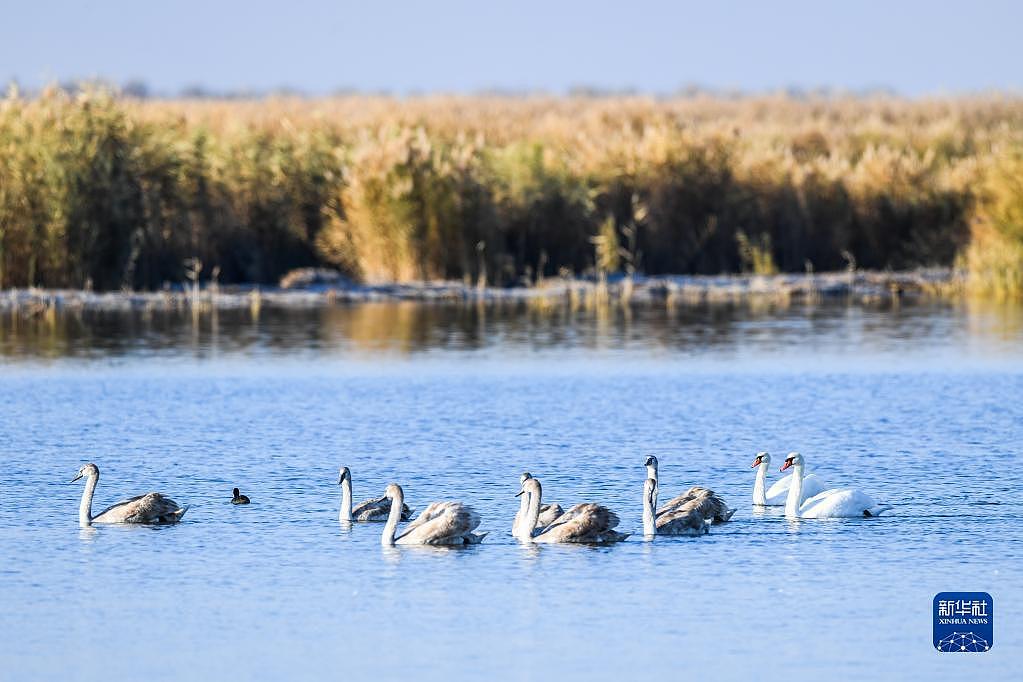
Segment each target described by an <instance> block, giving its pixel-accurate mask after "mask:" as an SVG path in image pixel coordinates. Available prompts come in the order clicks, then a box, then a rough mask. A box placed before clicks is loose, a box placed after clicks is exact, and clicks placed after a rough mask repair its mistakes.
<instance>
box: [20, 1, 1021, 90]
mask: <svg viewBox="0 0 1023 682" xmlns="http://www.w3.org/2000/svg"><path fill="white" fill-rule="evenodd" d="M1021 27H1023V2H1009V1H999V2H982V1H974V2H966V1H963V0H953V1H951V2H943V1H941V0H931V1H929V2H928V1H921V0H911V1H904V2H900V1H898V0H888V1H886V2H872V1H862V2H853V1H847V2H830V1H828V0H816V1H810V0H764V1H759V2H757V1H747V2H739V1H737V0H732V1H715V0H702V1H699V2H689V1H686V2H651V1H648V0H641V1H636V0H620V1H618V2H603V1H599V0H589V1H586V2H577V1H572V2H568V1H562V2H558V1H557V0H547V2H542V1H534V0H517V1H515V2H500V3H499V2H485V1H484V0H477V1H476V2H469V1H458V2H444V1H443V0H434V1H432V2H393V1H391V0H382V1H374V0H365V1H364V2H352V3H347V2H330V1H329V0H290V1H289V2H260V1H258V0H247V1H238V0H205V1H200V0H179V1H173V0H165V1H164V2H155V1H151V0H105V1H100V0H79V1H77V2H72V1H64V2H57V1H54V0H32V1H30V2H29V1H26V2H14V3H10V4H9V5H8V6H6V7H5V8H4V10H3V21H2V23H0V80H4V81H6V80H9V79H17V80H18V81H19V82H20V83H22V84H24V85H26V86H29V87H38V86H39V85H42V84H45V83H47V82H52V81H57V80H60V81H64V80H69V79H74V78H83V77H84V78H97V77H98V78H103V79H107V80H110V81H113V82H116V83H123V82H125V81H128V80H142V81H145V82H146V83H148V84H149V85H150V87H151V88H152V89H153V90H155V91H158V92H165V93H172V92H176V91H178V90H180V89H181V88H184V87H187V86H192V85H200V86H204V87H206V88H209V89H213V90H231V91H236V90H245V89H254V90H267V89H273V88H277V87H281V86H287V87H293V88H297V89H300V90H303V91H306V92H309V93H312V94H316V93H326V92H331V91H334V90H337V89H342V88H354V89H360V90H387V91H392V92H396V93H408V92H421V91H458V92H466V91H474V90H482V89H491V88H497V89H508V90H548V91H554V92H560V91H565V90H567V89H569V88H572V87H574V86H596V87H601V88H608V89H618V88H634V89H637V90H640V91H648V92H671V91H675V90H677V89H678V88H680V87H684V86H687V85H691V84H696V85H702V86H708V87H712V88H718V89H739V90H747V91H762V90H774V89H778V88H785V87H790V86H795V87H800V88H814V87H819V86H825V87H830V88H836V89H845V90H862V89H869V88H875V87H890V88H892V89H894V90H896V91H898V92H901V93H904V94H909V95H921V94H941V93H954V92H966V91H976V90H987V89H1001V90H1011V91H1015V92H1020V91H1023V47H1021V45H1023V40H1021V37H1020V28H1021Z"/></svg>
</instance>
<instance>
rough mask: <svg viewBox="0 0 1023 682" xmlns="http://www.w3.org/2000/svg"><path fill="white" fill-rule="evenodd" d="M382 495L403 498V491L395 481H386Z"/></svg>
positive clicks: (390, 497) (390, 498)
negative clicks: (385, 487)
mask: <svg viewBox="0 0 1023 682" xmlns="http://www.w3.org/2000/svg"><path fill="white" fill-rule="evenodd" d="M384 497H386V498H387V499H389V500H395V499H399V498H400V499H404V498H405V491H404V490H402V489H401V486H400V485H398V484H397V483H388V484H387V489H386V490H384Z"/></svg>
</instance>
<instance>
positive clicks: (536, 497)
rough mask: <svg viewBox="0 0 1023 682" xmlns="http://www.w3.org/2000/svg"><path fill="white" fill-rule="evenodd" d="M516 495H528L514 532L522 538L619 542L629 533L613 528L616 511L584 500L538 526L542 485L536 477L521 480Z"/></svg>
mask: <svg viewBox="0 0 1023 682" xmlns="http://www.w3.org/2000/svg"><path fill="white" fill-rule="evenodd" d="M518 495H528V496H529V502H528V506H527V509H526V523H525V524H524V525H522V526H521V527H520V529H519V534H518V535H517V536H516V537H518V538H519V539H520V540H523V541H526V542H579V543H594V544H596V543H610V542H621V541H622V540H624V539H625V538H627V537H629V535H628V534H627V533H619V532H618V531H616V530H614V529H615V527H617V526H618V515H617V514H615V513H614V512H613V511H611V510H610V509H608V508H607V507H605V506H603V505H600V504H594V503H592V502H584V503H582V504H577V505H575V506H574V507H572V508H571V509H569V510H568V511H567V512H565V513H564V514H562V515H561V516H560V517H558V518H557V519H555V521H554V523H552V524H550V525H549V526H547V527H546V528H543V529H538V527H537V519H538V518H539V516H540V503H541V502H542V501H543V489H542V487H541V485H540V481H539V480H537V479H535V478H527V479H526V480H524V481H523V482H522V489H521V490H520V491H519V492H518Z"/></svg>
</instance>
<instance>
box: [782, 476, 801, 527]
mask: <svg viewBox="0 0 1023 682" xmlns="http://www.w3.org/2000/svg"><path fill="white" fill-rule="evenodd" d="M802 499H803V465H802V464H794V465H793V466H792V485H790V486H789V496H788V497H787V498H786V499H785V516H792V517H797V516H799V502H800V501H801V500H802Z"/></svg>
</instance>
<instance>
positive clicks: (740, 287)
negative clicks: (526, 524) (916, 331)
mask: <svg viewBox="0 0 1023 682" xmlns="http://www.w3.org/2000/svg"><path fill="white" fill-rule="evenodd" d="M964 280H965V275H964V274H963V273H962V272H958V271H954V270H951V269H947V268H931V269H921V270H914V271H905V272H872V271H856V272H827V273H814V274H779V275H661V276H653V277H647V276H634V277H631V278H630V277H625V276H621V275H618V276H611V277H608V278H607V280H606V281H594V280H584V279H547V280H544V281H542V282H539V283H537V284H536V285H534V286H529V287H510V288H504V287H477V286H473V285H469V284H465V283H463V282H451V281H446V282H445V281H441V282H409V283H391V284H371V285H362V284H354V283H351V282H347V281H344V280H339V281H336V282H328V283H317V282H313V283H309V284H306V285H304V286H300V287H291V288H282V287H279V286H259V285H228V286H218V285H216V284H213V285H206V286H203V287H201V288H198V289H195V288H192V287H189V286H183V285H178V286H175V287H170V288H168V289H165V290H162V291H151V292H140V291H113V292H93V291H84V290H74V289H7V290H4V291H0V311H4V312H22V313H25V314H27V315H30V316H31V315H33V314H41V313H45V312H49V311H68V312H76V311H95V312H106V311H109V312H129V311H139V312H148V311H175V310H199V311H201V310H214V309H215V310H238V309H255V310H258V309H259V308H262V307H267V308H285V309H286V308H317V307H325V306H331V305H336V304H351V303H374V302H419V303H484V304H491V303H493V304H498V303H527V304H537V305H555V304H558V303H571V304H578V305H598V304H609V303H619V304H629V305H632V304H640V305H642V304H661V305H680V306H701V305H716V304H721V305H728V304H732V305H735V304H743V303H747V302H753V301H766V302H772V301H779V302H780V301H785V302H818V301H839V300H843V299H844V300H846V301H848V302H852V303H861V304H870V303H883V302H891V301H894V300H900V299H904V298H905V299H910V300H913V299H921V298H928V297H935V298H939V297H943V296H946V295H947V294H948V293H949V292H952V291H956V290H959V289H961V287H962V284H963V282H964Z"/></svg>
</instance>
